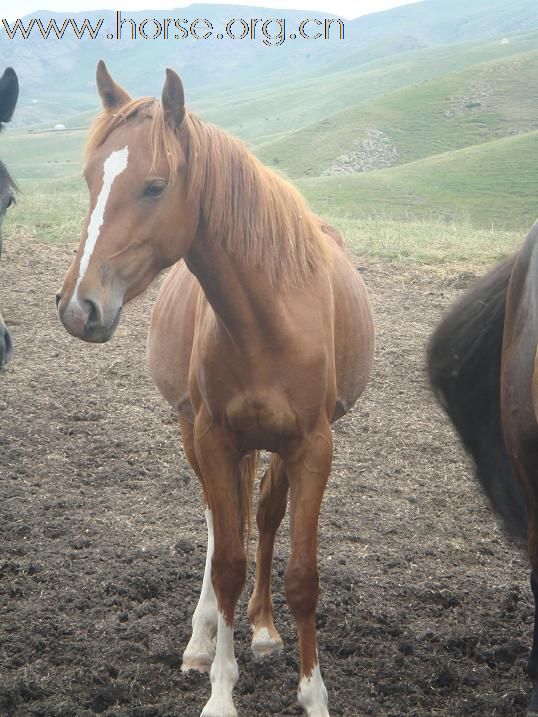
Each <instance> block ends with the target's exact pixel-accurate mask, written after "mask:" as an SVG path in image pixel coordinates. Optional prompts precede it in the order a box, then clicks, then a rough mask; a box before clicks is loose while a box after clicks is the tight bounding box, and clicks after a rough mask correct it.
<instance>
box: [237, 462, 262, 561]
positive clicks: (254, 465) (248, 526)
mask: <svg viewBox="0 0 538 717" xmlns="http://www.w3.org/2000/svg"><path fill="white" fill-rule="evenodd" d="M258 460H259V453H258V451H251V452H250V453H247V454H246V455H245V456H243V458H242V459H241V464H240V467H239V468H240V472H241V485H240V491H241V492H240V500H241V534H242V535H243V544H244V545H245V547H247V546H248V544H249V541H250V534H251V532H252V497H253V493H254V481H255V479H256V471H257V469H258Z"/></svg>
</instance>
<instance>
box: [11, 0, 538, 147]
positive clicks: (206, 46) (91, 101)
mask: <svg viewBox="0 0 538 717" xmlns="http://www.w3.org/2000/svg"><path fill="white" fill-rule="evenodd" d="M37 15H38V16H39V17H41V18H43V19H44V20H45V21H48V20H49V19H50V18H55V19H56V20H58V21H60V22H61V21H62V20H63V19H64V18H65V17H66V15H65V14H63V13H48V12H46V10H44V11H42V12H40V13H38V14H37ZM123 16H124V18H127V17H128V18H133V19H134V20H135V21H136V22H137V23H140V22H141V21H142V20H143V19H145V18H152V17H155V18H161V19H164V18H177V19H182V18H186V19H189V20H193V19H196V18H207V19H208V20H210V21H211V23H212V24H213V26H214V27H215V28H216V29H222V28H223V27H224V26H225V24H226V22H227V21H228V20H229V19H231V18H245V19H247V20H248V19H250V18H264V19H268V18H271V17H272V18H283V17H284V18H285V20H286V40H285V42H283V44H281V45H279V46H272V47H267V46H266V45H264V44H263V43H262V42H261V39H260V38H259V32H258V38H259V39H257V40H250V39H245V40H232V39H222V40H218V39H215V38H211V39H209V40H196V39H193V38H190V39H186V40H183V39H181V40H176V39H174V38H173V37H172V36H171V37H170V38H169V39H168V40H164V39H161V38H160V39H156V40H143V39H137V40H135V41H133V40H131V39H129V38H128V37H124V38H123V39H122V40H121V41H118V40H116V39H107V37H106V33H107V32H108V31H113V30H114V28H115V25H116V18H115V14H114V13H113V12H111V11H100V12H91V13H74V14H73V17H74V18H76V19H77V21H78V23H79V25H80V23H81V22H82V20H83V19H84V18H85V17H87V18H88V19H89V20H90V21H91V23H92V25H93V26H94V27H95V25H96V23H97V20H98V19H99V18H103V19H104V25H103V28H104V30H103V32H101V33H100V35H99V37H98V39H96V40H90V39H88V38H86V39H83V40H76V39H74V37H73V35H72V34H71V33H69V32H67V33H66V35H65V36H64V38H63V39H62V40H57V39H53V38H49V39H47V40H44V39H42V38H40V36H39V33H37V32H35V31H34V32H32V34H31V36H30V37H29V38H28V39H26V40H24V39H22V38H21V37H20V36H17V38H16V39H14V40H9V39H8V38H7V37H6V36H5V33H4V34H2V35H1V37H0V64H2V65H8V64H10V65H13V66H14V67H15V68H16V70H17V71H18V73H19V76H20V79H21V100H20V106H19V110H18V112H17V117H16V120H15V122H16V124H17V125H18V126H28V125H31V124H34V125H36V124H37V125H41V126H50V125H51V124H55V123H56V122H59V121H62V122H64V121H66V120H67V119H68V118H70V117H72V116H75V115H77V114H79V113H81V112H82V113H83V112H87V111H89V110H92V109H93V108H94V107H95V92H94V71H95V65H96V62H97V60H98V59H99V58H100V57H104V58H105V59H106V60H107V61H108V62H109V64H110V65H111V68H112V69H113V71H114V74H115V75H117V76H118V77H120V78H121V80H122V82H124V84H125V85H126V86H128V87H129V88H130V89H131V91H132V92H133V93H134V94H137V95H140V94H157V93H158V92H159V91H160V88H161V84H162V75H163V71H164V68H165V67H166V66H167V65H170V66H172V67H175V68H176V69H177V70H178V71H180V72H181V74H182V76H183V78H184V80H185V83H186V85H187V87H188V88H189V97H191V98H192V100H193V101H197V100H200V101H201V102H205V101H206V99H207V98H208V96H209V95H213V94H215V93H217V94H218V93H221V92H223V91H229V92H232V91H236V92H240V93H243V95H244V96H243V100H246V97H245V95H246V94H248V93H252V94H253V95H257V96H258V98H259V100H260V104H262V103H263V93H264V92H265V93H270V92H271V90H275V91H276V92H275V94H274V100H275V102H280V103H281V109H282V115H288V116H281V115H276V114H275V112H274V111H272V108H271V106H268V108H267V109H268V111H267V113H266V116H265V118H264V120H263V121H264V122H267V123H270V124H271V125H272V126H271V127H270V128H265V131H264V132H263V133H262V134H265V135H269V134H273V135H275V134H278V133H280V132H285V131H289V130H291V129H297V128H298V127H301V126H303V125H304V124H306V123H308V120H307V118H306V117H305V115H306V114H307V112H308V106H309V104H310V103H311V101H312V99H313V98H314V97H315V95H316V93H317V94H318V95H320V96H321V95H322V94H324V93H326V92H327V90H328V88H329V85H328V83H325V87H320V88H316V86H315V80H316V78H318V77H320V76H321V75H324V76H328V75H329V74H330V75H331V76H334V84H333V85H332V88H330V91H329V94H328V95H327V98H326V101H325V102H318V107H319V113H318V114H316V115H315V116H314V117H311V118H310V123H311V122H312V121H315V120H317V119H320V118H321V116H323V115H324V113H325V114H331V113H334V112H336V111H338V110H339V109H344V108H345V107H348V106H351V104H353V103H357V102H360V101H364V100H366V99H369V98H371V97H375V96H379V95H380V94H382V93H383V92H386V91H390V90H393V89H396V88H397V87H403V86H405V85H406V84H411V83H412V80H410V81H405V78H404V77H403V76H402V74H403V72H404V68H402V73H400V75H399V76H398V73H396V76H395V77H394V79H393V80H392V83H391V79H390V76H385V77H383V69H382V68H383V67H385V68H387V66H388V65H392V66H393V67H394V68H395V66H396V62H395V60H396V58H399V57H401V58H402V59H404V58H406V56H407V55H409V53H412V52H414V51H416V50H417V49H424V48H429V47H430V48H431V47H435V46H440V45H446V44H451V43H455V42H463V41H469V40H472V41H473V42H483V41H484V40H487V39H491V38H494V37H495V38H499V39H500V37H502V36H503V35H504V34H507V33H510V32H523V31H525V30H528V29H529V28H538V8H537V6H536V3H535V1H534V0H512V1H511V2H510V3H506V2H504V0H503V1H502V2H501V0H470V1H468V2H463V0H451V2H450V3H447V2H446V1H445V0H423V2H419V3H415V4H412V5H407V6H402V7H399V8H394V9H392V10H388V11H385V12H380V13H375V14H373V15H368V16H364V17H360V18H358V19H357V20H354V21H351V22H347V23H346V36H345V40H343V41H342V40H340V39H338V37H337V35H336V33H335V34H334V35H333V36H332V39H331V40H330V41H324V40H318V41H308V40H297V39H296V40H292V39H290V35H291V34H292V33H293V32H295V33H296V31H297V28H298V25H299V23H300V21H301V20H303V19H305V18H306V17H319V16H321V17H324V16H325V13H319V12H310V13H307V12H306V11H286V12H283V11H282V10H269V9H260V8H253V7H248V6H246V5H245V6H241V5H234V4H230V5H204V4H197V5H191V6H190V7H187V8H179V9H176V10H158V9H156V8H151V9H148V10H146V11H141V12H133V13H128V12H124V13H123ZM24 20H25V22H26V23H28V21H29V18H24ZM276 29H277V27H276V26H273V27H272V29H271V33H274V34H276ZM376 61H379V62H380V65H379V66H378V67H377V68H376V67H374V66H372V67H370V71H371V72H372V73H373V74H371V75H370V82H369V83H368V82H367V83H366V85H367V86H369V88H370V89H368V88H366V89H363V90H362V92H359V91H355V90H354V89H353V77H352V76H351V75H350V77H349V82H348V84H347V87H346V88H345V89H344V87H343V86H342V85H340V84H339V81H340V80H341V81H345V79H346V78H345V77H344V75H346V74H347V73H352V75H353V73H356V71H357V70H359V69H360V68H363V66H365V65H367V64H368V63H372V62H374V63H375V62H376ZM404 62H405V59H404ZM361 71H362V70H361ZM335 73H338V74H339V75H340V80H339V78H338V77H336V75H335ZM342 73H343V74H342ZM420 74H421V73H420V72H418V71H417V72H415V77H414V81H415V82H417V81H420V79H427V78H429V77H432V76H436V75H432V74H431V73H429V68H428V67H427V65H426V66H424V68H423V71H422V76H421V77H420ZM283 82H284V83H285V84H286V85H288V86H289V85H291V84H293V85H295V87H296V89H297V90H302V91H301V92H299V93H298V96H300V100H299V101H300V102H301V103H302V105H303V112H302V114H301V116H300V117H292V116H289V114H290V112H291V114H293V112H294V110H293V109H289V108H288V107H287V104H286V103H287V101H288V100H290V99H291V101H292V102H293V101H294V100H293V98H290V96H289V93H287V92H285V91H284V90H282V91H281V92H280V95H279V91H280V90H281V88H282V85H283ZM377 83H379V86H378V87H377V89H376V84H377ZM348 93H349V94H350V95H351V102H349V103H347V104H346V103H345V102H343V98H344V97H345V96H346V95H347V94H348ZM286 95H288V96H287V97H286ZM231 102H233V97H232V98H231ZM245 106H246V105H245ZM273 107H274V105H273ZM231 111H233V108H232V107H230V112H231ZM262 111H263V110H262V108H261V107H260V110H259V112H260V113H261V112H262ZM214 114H215V118H216V119H217V121H221V120H220V118H221V117H223V118H224V123H225V124H226V125H227V126H229V125H230V122H228V121H227V120H226V116H227V110H226V109H225V108H223V110H222V112H220V113H218V112H215V113H214ZM237 124H240V123H239V122H238V121H237V120H236V121H235V125H237ZM243 125H244V126H243V128H240V129H243V130H244V127H245V125H246V123H243ZM273 125H274V126H273ZM267 130H269V131H267ZM241 134H243V136H250V137H254V136H259V135H260V130H259V129H258V131H257V134H256V133H254V134H253V133H249V132H247V131H243V132H242V133H241Z"/></svg>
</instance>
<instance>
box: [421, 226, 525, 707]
mask: <svg viewBox="0 0 538 717" xmlns="http://www.w3.org/2000/svg"><path fill="white" fill-rule="evenodd" d="M428 370H429V375H430V381H431V384H432V386H433V388H434V391H435V393H436V396H437V399H438V400H439V402H440V403H441V405H442V406H443V408H444V410H445V411H446V413H447V414H448V416H449V417H450V419H451V420H452V423H453V424H454V426H455V428H456V430H457V432H458V433H459V436H460V438H461V440H462V442H463V444H464V446H465V448H466V449H467V451H468V452H469V453H470V455H471V457H472V459H473V461H474V465H475V469H476V474H477V477H478V479H479V481H480V484H481V485H482V488H483V489H484V491H485V493H486V495H487V496H488V497H489V499H490V502H491V504H492V506H493V509H494V510H495V512H496V513H497V515H498V516H499V517H500V518H501V521H502V523H503V526H504V528H505V530H506V531H507V533H508V534H509V535H510V536H511V537H512V538H513V539H515V540H516V541H517V542H519V543H521V544H526V546H527V550H528V555H529V559H530V565H531V587H532V592H533V595H534V605H535V609H534V637H533V645H532V649H531V654H530V658H529V662H528V667H527V671H528V675H529V677H530V679H531V681H532V685H533V691H532V697H531V701H530V704H529V707H528V711H527V716H528V717H538V223H536V224H535V225H534V226H533V228H532V229H531V231H530V233H529V234H528V236H527V238H526V239H525V242H524V243H523V246H522V247H521V249H520V250H519V251H518V252H517V254H515V255H514V256H512V257H510V258H509V259H507V260H505V261H504V262H502V263H501V264H499V265H498V266H496V267H495V268H494V269H493V270H492V271H491V272H489V273H488V274H487V275H486V276H485V277H483V278H482V279H481V280H480V281H479V282H478V283H477V284H476V285H475V286H474V287H472V288H471V289H470V290H469V291H468V292H467V293H466V294H465V295H464V296H463V297H462V298H461V299H460V300H459V301H458V302H457V303H456V304H455V305H454V306H453V307H452V308H451V309H450V311H449V312H448V314H447V315H446V316H445V317H444V319H443V320H442V321H441V323H440V324H439V326H438V327H437V329H436V331H435V332H434V334H433V336H432V338H431V341H430V346H429V351H428Z"/></svg>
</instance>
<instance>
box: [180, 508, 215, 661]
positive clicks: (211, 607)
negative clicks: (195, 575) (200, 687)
mask: <svg viewBox="0 0 538 717" xmlns="http://www.w3.org/2000/svg"><path fill="white" fill-rule="evenodd" d="M205 519H206V523H207V554H206V559H205V570H204V579H203V581H202V590H201V592H200V599H199V600H198V605H197V606H196V609H195V611H194V613H193V616H192V636H191V639H190V640H189V644H188V645H187V648H186V649H185V652H184V653H183V660H184V662H185V669H188V668H189V664H191V665H192V666H193V667H200V666H203V664H204V663H209V664H211V661H212V660H213V656H214V654H215V636H216V634H217V596H216V595H215V591H214V589H213V583H212V582H211V560H212V558H213V548H214V543H215V541H214V537H213V516H212V515H211V511H210V510H209V508H207V509H206V511H205ZM209 664H208V667H209Z"/></svg>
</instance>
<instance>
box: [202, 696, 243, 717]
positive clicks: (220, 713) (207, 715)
mask: <svg viewBox="0 0 538 717" xmlns="http://www.w3.org/2000/svg"><path fill="white" fill-rule="evenodd" d="M200 717H237V710H236V709H235V707H234V705H233V702H231V701H230V700H229V699H225V698H222V697H221V698H220V699H216V698H214V697H211V699H210V700H209V702H208V703H207V704H206V706H205V707H204V709H203V710H202V714H201V715H200Z"/></svg>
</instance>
